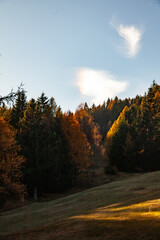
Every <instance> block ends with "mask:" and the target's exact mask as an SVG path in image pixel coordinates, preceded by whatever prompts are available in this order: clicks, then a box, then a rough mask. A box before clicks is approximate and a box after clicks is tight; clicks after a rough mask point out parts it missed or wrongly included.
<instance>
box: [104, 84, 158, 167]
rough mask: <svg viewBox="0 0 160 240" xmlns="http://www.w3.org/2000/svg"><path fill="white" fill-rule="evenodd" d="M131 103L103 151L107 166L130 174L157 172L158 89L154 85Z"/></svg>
mask: <svg viewBox="0 0 160 240" xmlns="http://www.w3.org/2000/svg"><path fill="white" fill-rule="evenodd" d="M131 102H132V105H131V106H130V108H129V109H128V110H127V111H126V112H125V116H124V122H121V123H120V124H119V126H118V131H116V132H115V133H114V134H113V136H112V141H111V146H110V149H106V151H107V152H108V153H107V156H108V158H109V163H110V166H117V167H118V169H119V170H120V171H131V172H132V171H153V170H159V169H160V158H159V155H160V145H159V143H160V141H159V139H160V114H159V110H160V86H159V85H157V84H155V82H153V84H152V86H151V87H150V88H149V90H148V93H147V94H145V96H144V97H138V96H137V97H136V98H135V99H133V100H132V101H131Z"/></svg>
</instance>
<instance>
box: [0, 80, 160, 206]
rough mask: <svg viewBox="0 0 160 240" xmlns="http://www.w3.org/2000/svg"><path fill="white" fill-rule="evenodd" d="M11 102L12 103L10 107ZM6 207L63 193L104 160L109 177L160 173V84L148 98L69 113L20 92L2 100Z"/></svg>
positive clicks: (0, 157)
mask: <svg viewBox="0 0 160 240" xmlns="http://www.w3.org/2000/svg"><path fill="white" fill-rule="evenodd" d="M9 102H10V104H8V103H9ZM0 104H1V107H0V205H1V206H3V205H4V204H5V201H6V199H8V198H15V199H24V198H25V197H26V196H30V197H34V199H35V200H37V198H38V196H40V195H42V194H45V193H48V194H50V193H55V192H63V191H65V190H66V189H69V188H72V187H73V186H75V185H76V179H77V176H78V175H79V174H80V172H82V171H89V169H91V168H97V167H98V166H99V164H100V163H101V162H104V166H105V167H104V171H105V173H106V174H116V173H117V172H119V171H122V172H149V171H156V170H160V159H159V154H160V144H159V139H160V86H159V85H158V84H157V83H155V81H153V83H152V85H151V86H150V87H149V89H148V92H147V93H145V94H144V96H139V95H137V96H136V97H135V98H132V99H130V98H126V99H124V100H121V99H118V97H115V98H114V99H109V98H108V99H107V100H106V101H104V103H103V104H102V105H98V106H95V104H93V105H92V106H91V107H88V105H87V103H84V104H81V105H79V106H78V107H77V109H76V111H75V112H74V113H72V112H70V111H68V112H65V113H63V112H62V110H61V108H60V106H58V105H57V104H56V102H55V99H54V98H51V99H48V97H47V96H46V95H45V94H44V93H42V94H41V96H40V97H38V98H37V99H34V98H32V99H30V100H29V101H27V96H26V91H25V90H24V89H23V88H19V89H18V90H17V92H16V93H13V92H11V93H10V94H9V95H7V96H6V97H1V98H0Z"/></svg>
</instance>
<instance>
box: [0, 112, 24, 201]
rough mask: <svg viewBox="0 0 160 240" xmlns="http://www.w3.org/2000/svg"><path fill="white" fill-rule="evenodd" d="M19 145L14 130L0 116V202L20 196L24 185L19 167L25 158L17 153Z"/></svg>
mask: <svg viewBox="0 0 160 240" xmlns="http://www.w3.org/2000/svg"><path fill="white" fill-rule="evenodd" d="M19 152H20V147H19V146H18V145H17V142H16V140H15V132H14V130H13V129H12V128H11V127H10V125H9V124H8V122H7V121H6V120H4V118H3V116H0V204H1V205H2V204H3V203H4V202H5V200H6V198H7V197H11V196H18V197H22V196H23V195H24V193H25V186H24V185H23V184H22V173H21V168H22V165H23V163H24V162H25V159H24V158H23V157H22V156H20V155H19Z"/></svg>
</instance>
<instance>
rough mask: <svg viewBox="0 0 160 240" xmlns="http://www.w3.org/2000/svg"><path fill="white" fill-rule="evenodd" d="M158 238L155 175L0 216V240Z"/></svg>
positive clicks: (158, 177)
mask: <svg viewBox="0 0 160 240" xmlns="http://www.w3.org/2000/svg"><path fill="white" fill-rule="evenodd" d="M3 239H4V240H18V239H19V240H23V239H29V240H30V239H34V240H36V239H40V240H42V239H46V240H53V239H56V240H67V239H68V240H69V239H70V240H72V239H75V240H79V239H80V240H87V239H89V240H95V239H96V240H97V239H98V240H100V239H101V240H103V239H105V240H106V239H109V240H122V239H123V240H133V239H134V240H139V239H143V240H149V239H152V240H159V239H160V172H152V173H146V174H141V175H138V176H134V177H132V178H129V179H125V180H120V181H116V182H112V183H108V184H105V185H102V186H99V187H95V188H92V189H89V190H86V191H83V192H80V193H76V194H73V195H70V196H67V197H64V198H61V199H57V200H54V201H50V202H41V203H38V202H37V203H33V204H29V205H26V206H24V207H21V208H18V209H14V210H11V211H8V212H3V213H1V214H0V240H3Z"/></svg>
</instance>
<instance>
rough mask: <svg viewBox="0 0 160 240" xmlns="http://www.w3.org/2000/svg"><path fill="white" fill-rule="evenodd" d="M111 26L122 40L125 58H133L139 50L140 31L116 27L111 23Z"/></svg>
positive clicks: (129, 27) (121, 26) (131, 27)
mask: <svg viewBox="0 0 160 240" xmlns="http://www.w3.org/2000/svg"><path fill="white" fill-rule="evenodd" d="M110 24H111V26H112V27H114V28H115V29H116V30H117V32H118V34H119V35H120V36H121V37H122V38H123V39H124V44H125V54H126V56H127V57H134V56H135V55H136V54H137V53H138V51H139V49H140V40H141V38H142V34H143V32H142V30H140V29H138V28H136V27H135V26H134V25H132V26H123V25H122V24H120V25H117V24H114V23H113V22H112V21H111V22H110Z"/></svg>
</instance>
